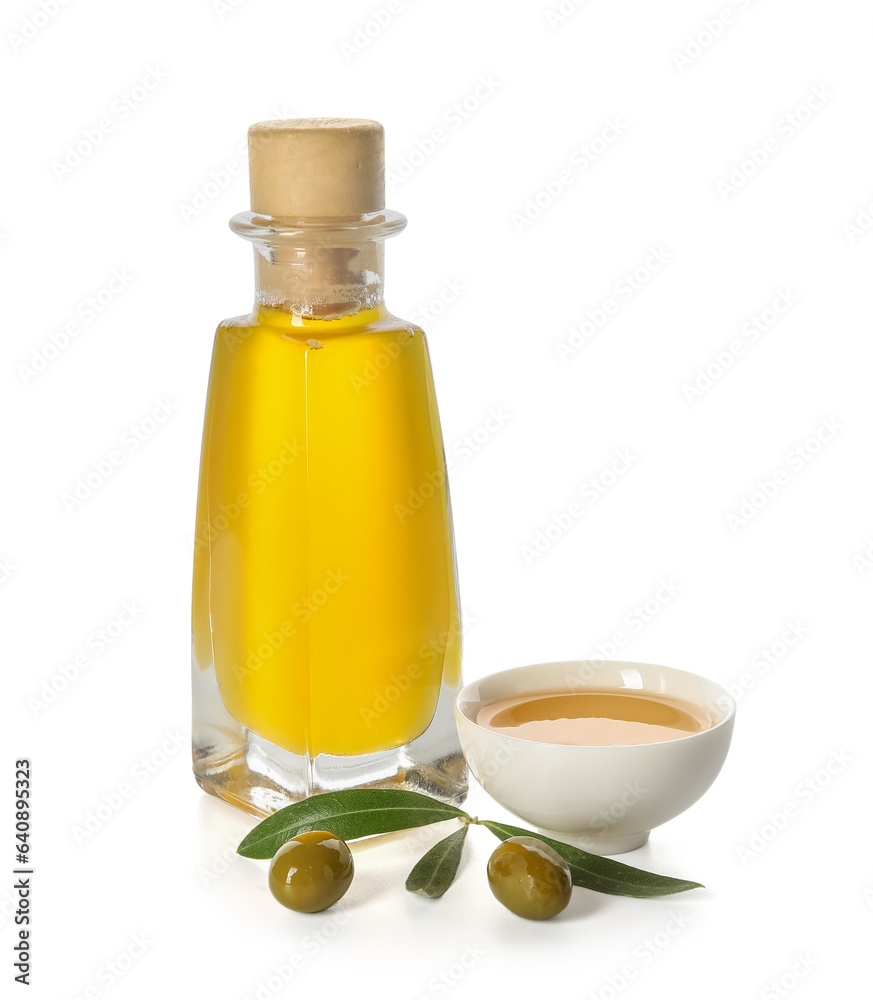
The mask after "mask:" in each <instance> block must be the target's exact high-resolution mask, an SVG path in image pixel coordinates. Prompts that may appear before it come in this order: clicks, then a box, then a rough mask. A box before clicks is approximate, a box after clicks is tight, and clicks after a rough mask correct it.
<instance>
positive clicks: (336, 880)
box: [269, 830, 355, 913]
mask: <svg viewBox="0 0 873 1000" xmlns="http://www.w3.org/2000/svg"><path fill="white" fill-rule="evenodd" d="M354 874H355V863H354V861H353V860H352V852H351V851H350V850H349V845H348V844H347V843H346V842H345V841H344V840H340V838H339V837H337V836H336V835H335V834H333V833H326V832H325V831H324V830H313V831H312V832H310V833H300V834H298V835H297V836H296V837H295V838H294V839H293V840H289V841H288V843H287V844H283V845H282V847H280V848H279V850H278V851H276V855H275V857H274V858H273V860H272V861H271V862H270V874H269V884H270V892H272V894H273V895H274V896H275V897H276V899H278V900H279V902H280V903H281V904H282V905H283V906H287V907H288V909H289V910H297V911H298V912H300V913H318V911H319V910H326V909H327V908H328V907H329V906H333V904H334V903H335V902H336V901H337V900H338V899H342V897H343V896H344V895H345V893H346V890H347V889H348V887H349V886H350V885H351V884H352V876H353V875H354Z"/></svg>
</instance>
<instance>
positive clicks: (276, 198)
mask: <svg viewBox="0 0 873 1000" xmlns="http://www.w3.org/2000/svg"><path fill="white" fill-rule="evenodd" d="M249 182H250V187H251V199H252V211H253V212H257V213H258V214H260V215H270V216H274V217H276V218H280V219H297V218H325V217H326V218H331V217H337V216H358V215H365V214H367V213H368V212H378V211H380V210H381V209H383V208H384V207H385V138H384V132H383V129H382V126H381V125H380V124H379V122H374V121H369V120H368V119H365V118H290V119H287V120H284V121H267V122H258V123H257V124H256V125H252V127H251V128H250V129H249Z"/></svg>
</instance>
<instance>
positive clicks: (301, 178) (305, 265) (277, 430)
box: [192, 119, 467, 815]
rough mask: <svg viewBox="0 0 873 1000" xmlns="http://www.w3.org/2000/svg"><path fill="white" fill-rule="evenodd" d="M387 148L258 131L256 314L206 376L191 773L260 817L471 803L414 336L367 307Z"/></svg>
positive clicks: (449, 580) (234, 328) (239, 322)
mask: <svg viewBox="0 0 873 1000" xmlns="http://www.w3.org/2000/svg"><path fill="white" fill-rule="evenodd" d="M383 147H384V142H383V132H382V127H381V125H379V124H378V123H377V122H372V121H364V120H359V119H297V120H291V121H273V122H262V123H260V124H257V125H254V126H252V128H251V129H250V130H249V168H250V180H251V198H252V201H251V207H252V211H251V212H245V213H242V214H240V215H237V216H235V217H234V218H233V219H232V220H231V228H232V229H233V230H234V232H236V233H237V234H238V235H240V236H243V237H245V238H246V239H248V240H250V241H251V242H252V243H253V245H254V249H255V277H256V301H255V305H254V308H253V311H252V312H251V314H250V315H248V316H245V317H240V318H237V319H231V320H227V321H225V322H223V323H221V324H220V325H219V327H218V330H217V332H216V335H215V344H214V349H213V355H212V368H211V373H210V378H209V389H208V397H207V403H206V417H205V424H204V430H203V444H202V454H201V466H200V483H199V492H198V502H197V520H196V529H195V553H194V589H193V669H192V676H193V709H194V724H193V757H194V772H195V775H196V778H197V781H198V782H199V784H200V785H201V786H202V787H203V788H204V789H206V790H207V791H209V792H212V793H213V794H216V795H219V796H220V797H222V798H224V799H226V800H228V801H230V802H232V803H234V804H235V805H238V806H240V807H242V808H243V809H246V810H248V811H249V812H252V813H255V814H259V815H264V814H267V813H270V812H272V811H273V810H275V809H277V808H278V807H280V806H282V805H286V804H287V803H288V802H292V801H296V800H298V799H300V798H303V797H306V796H308V795H311V794H314V793H317V792H325V791H331V790H334V789H339V788H348V787H356V786H362V785H368V786H376V787H399V788H411V789H416V790H420V791H425V792H427V793H429V794H431V795H435V796H438V797H442V798H444V799H447V800H452V801H456V802H457V801H460V800H461V799H462V798H463V796H464V794H465V792H466V787H467V786H466V771H465V768H464V763H463V758H462V756H461V752H460V747H459V744H458V739H457V733H456V728H455V723H454V718H453V700H454V695H455V692H456V691H457V689H458V687H459V684H460V658H461V634H460V619H459V610H458V593H457V576H456V568H455V558H454V542H453V536H452V521H451V509H450V503H449V494H448V486H447V481H446V470H445V458H444V454H443V446H442V437H441V432H440V424H439V416H438V413H437V405H436V398H435V395H434V386H433V379H432V375H431V367H430V362H429V358H428V349H427V341H426V339H425V335H424V332H423V331H422V330H421V329H420V328H419V327H417V326H415V325H413V324H411V323H407V322H404V321H403V320H400V319H398V318H396V317H395V316H392V315H391V313H389V312H388V311H387V309H386V308H385V305H384V303H383V243H384V240H385V239H386V238H387V237H389V236H392V235H394V234H395V233H398V232H400V231H401V230H402V229H403V227H404V226H405V224H406V220H405V218H404V217H403V216H402V215H399V214H398V213H397V212H393V211H389V210H388V209H386V208H385V201H384V153H383ZM410 497H413V498H416V502H415V503H414V505H411V504H410V502H409V498H410ZM413 508H414V509H413Z"/></svg>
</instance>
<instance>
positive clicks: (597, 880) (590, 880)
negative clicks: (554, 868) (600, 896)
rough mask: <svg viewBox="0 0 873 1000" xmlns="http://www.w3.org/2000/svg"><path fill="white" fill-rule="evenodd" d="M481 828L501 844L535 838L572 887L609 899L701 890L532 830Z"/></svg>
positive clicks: (484, 823)
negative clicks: (559, 861)
mask: <svg viewBox="0 0 873 1000" xmlns="http://www.w3.org/2000/svg"><path fill="white" fill-rule="evenodd" d="M481 825H482V826H487V827H488V829H489V830H490V831H491V832H492V833H493V834H494V836H495V837H498V838H499V839H500V840H508V839H509V838H510V837H536V838H537V840H541V841H543V843H545V844H548V845H549V846H550V847H553V848H554V849H555V850H556V851H557V852H558V854H560V855H561V857H562V858H563V859H564V860H565V861H566V862H567V864H568V865H569V866H570V875H571V876H572V878H573V885H581V886H584V887H585V888H586V889H594V890H596V891H597V892H606V893H609V894H610V895H612V896H638V897H645V896H669V895H671V894H672V893H674V892H685V890H686V889H702V888H703V886H702V885H701V884H700V883H699V882H686V881H685V879H680V878H671V877H670V876H669V875H656V874H655V873H654V872H646V871H643V870H642V869H641V868H632V867H631V866H630V865H624V864H622V863H621V862H620V861H613V860H612V858H602V857H600V855H599V854H589V853H588V851H582V850H580V849H579V848H578V847H573V846H572V845H571V844H564V843H562V842H561V841H560V840H552V839H551V837H543V836H542V835H541V834H539V833H534V832H532V831H531V830H523V829H522V828H521V827H518V826H509V825H507V824H506V823H494V822H491V821H489V820H482V821H481Z"/></svg>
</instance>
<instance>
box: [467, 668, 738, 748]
mask: <svg viewBox="0 0 873 1000" xmlns="http://www.w3.org/2000/svg"><path fill="white" fill-rule="evenodd" d="M585 663H590V664H597V665H598V669H600V668H602V667H604V666H607V665H610V666H621V667H645V668H649V669H655V670H666V671H667V672H668V673H671V674H681V675H682V676H685V677H692V678H694V679H696V680H701V681H706V683H707V684H711V685H713V686H714V687H715V688H717V689H718V691H719V692H720V694H718V695H717V696H716V697H718V698H719V700H720V699H721V698H722V697H723V698H724V699H725V702H726V704H727V709H726V711H725V715H724V718H723V719H721V721H719V722H717V723H716V724H715V725H714V726H710V728H709V729H702V730H701V731H700V732H699V733H689V734H688V735H687V736H677V737H676V738H675V739H672V740H661V741H659V742H657V743H617V744H614V745H612V746H592V745H591V744H588V743H547V742H544V741H542V740H530V739H527V738H526V737H524V736H512V735H511V734H509V733H498V732H497V731H496V730H494V729H488V728H487V727H486V726H480V725H479V723H478V722H477V721H476V720H475V719H472V718H470V716H469V715H467V714H466V713H465V712H464V711H463V710H462V709H461V699H462V698H463V697H464V696H465V695H466V696H467V697H468V698H469V697H470V696H469V695H468V694H467V692H468V691H469V689H470V688H471V687H473V685H475V684H481V683H482V682H483V681H486V680H488V679H490V678H492V677H501V676H503V675H505V674H512V673H515V672H517V671H522V670H529V669H530V668H531V667H571V666H579V665H580V664H585ZM592 686H593V685H592ZM534 693H543V694H546V693H548V692H544V691H542V690H540V692H531V694H534ZM486 704H488V703H487V702H486ZM454 707H455V715H456V717H457V716H460V717H461V718H462V719H463V720H464V722H465V723H467V724H469V725H471V726H473V727H475V728H476V729H478V730H479V731H480V732H482V733H488V735H489V736H493V737H499V738H501V739H506V740H511V741H512V742H514V743H519V744H522V745H527V746H538V747H560V748H562V749H564V750H567V749H571V750H592V751H600V752H603V751H610V750H612V751H617V750H634V749H639V748H641V747H660V746H672V745H673V744H676V743H686V742H687V741H689V740H694V739H698V738H699V737H701V736H707V735H708V734H709V733H715V732H717V731H718V730H719V729H723V728H727V727H730V726H732V725H733V722H734V718H735V717H736V713H737V702H736V699H735V698H734V696H733V695H732V694H731V693H730V691H728V690H727V688H725V687H724V686H723V685H722V684H719V682H718V681H714V680H712V678H710V677H706V676H704V675H703V674H698V673H695V672H694V671H693V670H683V669H682V668H681V667H670V666H667V665H666V664H663V663H649V662H646V661H642V660H603V659H599V658H598V659H589V660H548V661H542V662H538V663H527V664H523V665H521V666H518V667H507V668H506V669H504V670H495V671H494V672H493V673H490V674H485V675H484V677H478V678H476V679H475V680H472V681H468V682H467V683H466V684H465V685H464V686H463V687H462V688H461V689H460V690H459V691H458V693H457V694H456V695H455V702H454Z"/></svg>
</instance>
